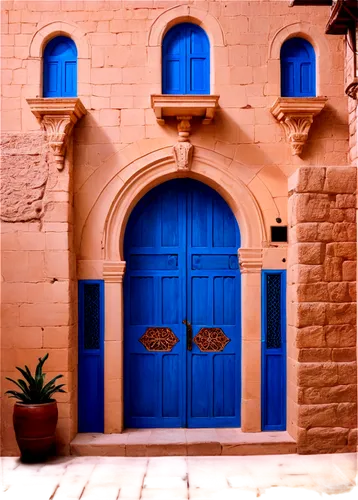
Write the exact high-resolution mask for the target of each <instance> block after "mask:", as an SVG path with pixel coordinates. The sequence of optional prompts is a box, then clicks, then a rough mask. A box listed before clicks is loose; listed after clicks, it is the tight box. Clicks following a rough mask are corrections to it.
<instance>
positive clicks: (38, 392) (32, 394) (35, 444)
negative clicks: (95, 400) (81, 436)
mask: <svg viewBox="0 0 358 500" xmlns="http://www.w3.org/2000/svg"><path fill="white" fill-rule="evenodd" d="M48 356H49V355H48V354H45V356H44V357H43V358H39V362H38V364H37V366H36V370H35V375H34V376H33V375H32V373H31V371H30V370H29V368H28V367H27V366H26V365H25V368H24V369H22V368H19V367H18V366H17V367H16V369H17V370H19V372H20V373H21V375H22V376H23V377H24V379H18V380H13V379H12V378H9V377H6V378H7V380H10V382H13V383H14V384H15V385H16V386H17V388H18V389H19V390H16V391H6V393H5V394H8V395H9V397H10V398H14V399H16V400H17V402H16V403H15V405H14V414H13V422H14V429H15V435H16V441H17V444H18V445H19V448H20V451H21V458H22V460H23V461H26V462H32V461H37V460H43V459H45V458H46V457H47V456H48V455H49V454H51V452H52V451H54V447H55V430H56V424H57V419H58V410H57V402H56V400H55V399H53V395H54V394H55V393H56V392H65V391H64V390H63V389H62V387H63V386H64V385H65V384H60V385H56V381H57V380H58V379H59V378H61V377H63V375H57V376H56V377H54V378H53V379H52V380H50V381H49V382H47V383H45V377H46V373H43V372H42V367H43V365H44V363H45V361H46V359H47V358H48Z"/></svg>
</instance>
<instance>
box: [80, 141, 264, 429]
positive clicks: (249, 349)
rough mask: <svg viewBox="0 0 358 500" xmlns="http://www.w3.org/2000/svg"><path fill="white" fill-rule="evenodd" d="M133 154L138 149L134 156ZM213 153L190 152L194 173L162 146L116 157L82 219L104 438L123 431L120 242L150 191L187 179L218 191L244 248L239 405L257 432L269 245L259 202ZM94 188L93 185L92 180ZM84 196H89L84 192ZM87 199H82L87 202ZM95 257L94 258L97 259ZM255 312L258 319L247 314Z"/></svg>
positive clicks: (246, 425) (247, 425) (83, 268)
mask: <svg viewBox="0 0 358 500" xmlns="http://www.w3.org/2000/svg"><path fill="white" fill-rule="evenodd" d="M136 153H138V151H136ZM226 160H227V159H226V158H224V157H223V156H222V155H219V154H218V153H214V152H213V151H209V150H206V149H203V148H200V147H195V152H194V157H193V162H192V166H191V169H190V170H188V171H186V172H183V171H179V170H178V169H177V165H176V163H175V161H174V158H173V155H172V147H165V148H162V149H160V150H157V151H154V152H152V153H149V154H147V155H145V156H142V157H140V158H138V156H137V159H135V160H134V161H132V162H128V163H127V165H126V166H125V167H123V166H122V167H121V166H120V164H121V162H120V154H119V153H118V155H114V156H113V157H111V159H110V160H109V165H107V168H108V169H109V170H107V172H110V174H109V175H112V177H111V178H108V180H107V184H106V186H103V188H102V189H101V190H100V191H99V195H98V198H97V200H96V201H95V203H94V205H93V206H92V207H91V208H90V210H89V211H88V215H87V218H86V220H85V221H83V219H82V231H81V239H80V242H79V243H80V249H79V253H80V256H81V257H80V260H79V261H78V279H93V278H96V279H104V282H105V373H104V380H105V408H104V412H105V418H104V420H105V433H118V432H122V431H123V277H124V273H125V267H126V263H125V261H124V258H123V238H124V233H125V228H126V224H127V221H128V218H129V215H130V213H131V211H132V210H133V208H134V206H135V205H136V204H137V202H138V201H139V199H140V198H142V196H144V194H146V193H147V192H148V191H149V190H150V189H152V188H153V187H155V186H156V185H158V184H161V183H163V182H165V181H167V180H170V179H174V178H178V177H190V178H193V179H196V180H199V181H201V182H203V183H205V184H207V185H209V186H210V187H212V188H213V189H215V190H216V191H217V192H218V193H219V194H220V195H221V196H222V197H223V198H224V200H225V201H226V202H227V203H228V205H229V206H230V208H231V209H232V211H233V213H234V216H235V217H236V219H237V221H238V224H239V227H240V232H241V241H242V247H241V248H240V249H239V250H238V258H239V262H240V269H241V273H242V280H241V283H242V285H241V286H242V289H241V297H242V402H241V422H242V424H241V429H242V430H243V431H244V432H260V431H261V314H260V310H259V304H258V301H257V297H260V296H261V269H262V260H263V248H264V247H265V246H267V243H266V241H267V238H266V229H265V224H264V219H263V216H262V213H261V210H260V207H259V201H260V200H256V198H255V197H254V196H253V194H252V193H251V191H250V190H249V189H248V187H247V186H246V185H245V182H244V179H241V178H240V176H241V175H244V174H243V168H242V166H241V165H240V164H236V162H233V163H234V165H231V166H230V167H228V164H227V161H226ZM91 181H92V183H93V188H94V186H96V188H97V190H98V187H99V186H98V185H97V183H96V178H95V177H94V178H93V179H92V180H91ZM87 194H88V193H87ZM85 195H86V193H84V196H85ZM96 237H100V239H102V244H101V255H100V256H99V255H98V252H97V255H98V257H100V258H99V259H98V257H97V256H96V255H95V254H96V252H93V255H91V253H92V252H91V250H90V248H92V243H93V242H94V240H95V239H96ZM96 257H97V258H96ZM250 310H251V311H255V314H250Z"/></svg>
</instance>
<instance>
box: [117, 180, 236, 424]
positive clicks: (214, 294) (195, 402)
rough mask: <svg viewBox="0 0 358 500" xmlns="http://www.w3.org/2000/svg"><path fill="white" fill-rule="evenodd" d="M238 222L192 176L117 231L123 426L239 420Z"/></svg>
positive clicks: (167, 186)
mask: <svg viewBox="0 0 358 500" xmlns="http://www.w3.org/2000/svg"><path fill="white" fill-rule="evenodd" d="M239 247H240V234H239V228H238V225H237V222H236V220H235V218H234V216H233V214H232V212H231V210H230V208H229V207H228V206H227V204H226V203H225V202H224V200H223V199H222V198H221V197H220V196H219V195H218V194H217V193H216V192H215V191H213V190H212V189H210V188H209V187H207V186H205V185H203V184H202V183H199V182H197V181H193V180H189V179H182V180H174V181H169V182H166V183H164V184H162V185H160V186H158V187H157V188H155V189H153V190H152V191H150V192H149V193H148V194H147V195H146V196H144V197H143V198H142V200H141V201H140V202H139V203H138V205H137V206H136V207H135V209H134V210H133V212H132V214H131V217H130V219H129V222H128V226H127V231H126V235H125V258H126V261H127V271H126V276H125V288H124V290H125V360H124V364H125V366H124V368H125V425H126V426H127V427H186V426H188V427H215V426H216V427H230V426H235V427H236V426H239V425H240V387H241V383H240V374H241V365H240V340H241V339H240V303H241V300H240V273H239V269H238V259H237V249H238V248H239Z"/></svg>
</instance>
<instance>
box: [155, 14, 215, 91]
mask: <svg viewBox="0 0 358 500" xmlns="http://www.w3.org/2000/svg"><path fill="white" fill-rule="evenodd" d="M162 61H163V75H162V78H163V80H162V92H163V94H209V93H210V44H209V39H208V37H207V35H206V33H205V31H204V30H203V29H202V28H200V27H199V26H197V25H196V24H190V23H183V24H177V25H176V26H174V27H173V28H171V29H170V30H169V31H168V33H167V34H166V35H165V37H164V40H163V47H162Z"/></svg>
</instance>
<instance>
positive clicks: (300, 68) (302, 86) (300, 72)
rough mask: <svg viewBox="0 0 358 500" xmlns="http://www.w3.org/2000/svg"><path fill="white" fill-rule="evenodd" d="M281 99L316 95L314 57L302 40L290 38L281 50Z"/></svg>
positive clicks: (312, 50) (310, 46) (305, 41)
mask: <svg viewBox="0 0 358 500" xmlns="http://www.w3.org/2000/svg"><path fill="white" fill-rule="evenodd" d="M281 95H282V97H314V96H315V95H316V55H315V51H314V49H313V47H312V45H311V44H310V43H309V42H308V41H307V40H305V39H303V38H290V39H289V40H287V41H286V42H285V43H284V44H283V45H282V48H281Z"/></svg>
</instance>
